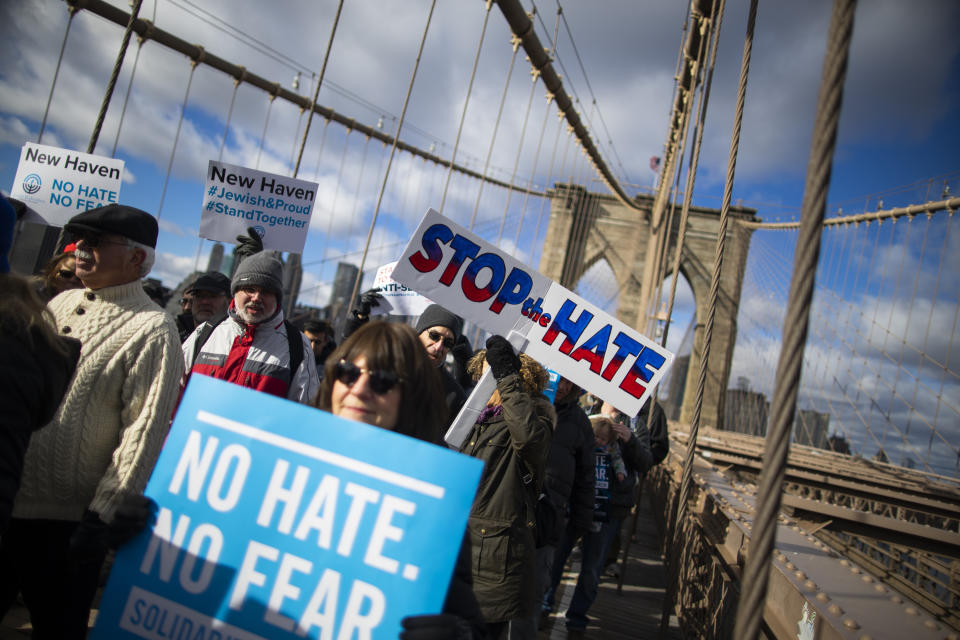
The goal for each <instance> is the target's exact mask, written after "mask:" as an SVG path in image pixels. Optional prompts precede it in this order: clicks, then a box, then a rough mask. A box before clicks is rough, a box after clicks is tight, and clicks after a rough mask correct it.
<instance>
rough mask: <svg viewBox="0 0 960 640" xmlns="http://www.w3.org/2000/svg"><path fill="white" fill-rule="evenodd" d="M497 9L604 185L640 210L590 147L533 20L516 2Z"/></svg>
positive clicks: (507, 0) (500, 0)
mask: <svg viewBox="0 0 960 640" xmlns="http://www.w3.org/2000/svg"><path fill="white" fill-rule="evenodd" d="M497 6H499V7H500V11H501V12H502V13H503V17H504V18H506V20H507V23H508V24H509V25H510V29H511V30H512V31H513V33H514V34H515V35H516V36H517V37H518V38H520V43H521V44H522V45H523V48H524V49H525V50H526V52H527V56H528V57H529V58H530V64H531V65H533V68H534V69H536V70H537V71H539V72H540V78H541V79H542V80H543V84H544V86H546V88H547V91H549V92H550V93H551V94H553V96H554V100H556V102H557V108H558V109H560V111H562V112H563V114H564V117H565V118H566V119H567V122H568V123H569V124H570V126H571V127H572V128H573V132H574V133H575V134H576V136H577V138H578V139H579V140H580V144H581V145H582V146H583V148H584V150H585V151H586V153H587V155H588V157H589V158H590V160H591V162H592V163H593V166H594V168H595V169H596V171H597V173H598V174H599V175H600V176H601V177H602V178H603V181H604V183H605V184H606V185H607V187H608V188H609V189H610V191H612V192H613V194H614V195H616V197H617V199H618V200H620V202H621V203H622V204H623V205H625V206H627V207H629V208H630V209H632V210H634V211H640V210H641V209H640V206H639V205H638V204H637V203H636V202H634V201H633V199H632V198H630V197H629V196H628V195H627V193H626V191H624V189H623V187H622V186H621V185H620V182H619V181H618V180H617V178H616V177H615V176H614V175H613V173H611V171H610V168H609V167H608V166H607V163H606V162H605V161H604V159H603V156H601V155H600V152H599V151H598V150H597V147H596V145H594V144H593V140H591V138H590V132H589V131H588V130H587V128H586V127H585V126H584V124H583V122H582V121H581V120H580V116H579V115H578V114H577V111H576V109H574V107H573V102H572V101H571V100H570V96H568V95H567V92H566V91H565V90H564V88H563V82H561V81H560V77H559V76H558V75H557V72H556V71H555V70H554V68H553V64H552V61H551V59H550V56H549V54H548V53H547V52H546V51H545V50H544V48H543V45H542V44H540V39H539V38H538V37H537V34H536V33H535V32H534V30H533V21H532V20H530V18H529V16H527V13H526V11H524V9H523V7H522V6H521V5H520V2H519V0H497ZM533 195H543V194H533Z"/></svg>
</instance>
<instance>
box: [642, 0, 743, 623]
mask: <svg viewBox="0 0 960 640" xmlns="http://www.w3.org/2000/svg"><path fill="white" fill-rule="evenodd" d="M756 22H757V0H751V1H750V11H749V14H748V16H747V34H746V37H745V38H744V43H743V58H742V60H741V63H740V84H739V88H738V89H737V106H736V110H735V112H734V118H733V132H732V134H731V136H730V155H729V157H728V159H727V176H726V181H725V182H724V186H723V204H722V205H721V208H720V225H719V229H718V231H717V249H716V255H715V258H714V267H713V278H712V280H711V283H710V302H709V307H708V309H707V319H706V324H705V328H704V338H703V353H702V354H701V356H700V374H699V376H698V378H697V393H696V400H695V402H694V409H693V420H692V421H691V424H690V435H689V436H688V437H687V454H686V458H685V460H684V464H683V473H682V475H681V479H680V489H679V492H678V493H679V497H678V502H677V513H676V518H675V520H674V522H675V524H674V527H673V536H674V538H675V539H676V538H678V537H679V536H680V535H681V531H682V529H683V523H684V520H685V519H686V513H687V502H688V501H689V495H690V485H691V484H692V476H693V457H694V450H695V449H696V444H697V433H698V431H699V429H700V411H701V408H702V406H703V391H704V387H705V385H706V377H707V366H708V364H709V359H710V341H711V339H712V337H713V321H714V316H715V314H716V308H717V299H718V297H719V292H720V272H721V270H722V268H723V252H724V246H725V243H726V235H727V219H728V217H729V214H730V200H731V197H732V193H733V178H734V174H735V173H736V168H737V153H738V151H739V148H740V129H741V125H742V123H743V107H744V103H745V102H746V96H747V78H748V76H749V72H750V57H751V54H752V52H753V31H754V27H755V26H756ZM676 278H677V274H674V280H676ZM672 548H673V549H674V550H675V553H673V554H671V555H673V556H674V558H673V561H672V562H670V576H671V577H670V579H669V582H668V584H667V596H668V597H667V598H665V599H664V606H663V612H662V615H661V618H660V632H661V634H663V633H664V632H665V631H666V630H667V627H668V626H669V622H670V610H671V609H672V608H673V598H672V597H670V596H672V593H673V590H674V589H677V590H678V589H679V582H680V566H679V565H680V562H681V561H682V558H680V554H679V546H678V543H675V544H674V545H673V546H672ZM734 637H738V638H739V637H742V636H734Z"/></svg>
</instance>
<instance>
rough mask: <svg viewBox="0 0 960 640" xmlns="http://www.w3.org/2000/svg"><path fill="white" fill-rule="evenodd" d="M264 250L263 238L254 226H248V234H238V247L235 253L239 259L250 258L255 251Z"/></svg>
mask: <svg viewBox="0 0 960 640" xmlns="http://www.w3.org/2000/svg"><path fill="white" fill-rule="evenodd" d="M261 251H263V239H262V238H261V237H260V234H259V233H257V230H256V229H254V228H253V227H247V235H245V236H237V248H236V249H234V250H233V255H234V256H236V257H237V258H239V259H241V260H242V259H243V258H249V257H250V256H252V255H253V254H255V253H260V252H261Z"/></svg>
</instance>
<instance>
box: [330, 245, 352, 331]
mask: <svg viewBox="0 0 960 640" xmlns="http://www.w3.org/2000/svg"><path fill="white" fill-rule="evenodd" d="M359 272H360V269H359V268H357V267H356V266H354V265H352V264H350V263H348V262H340V263H337V274H336V275H335V276H334V277H333V291H331V292H330V313H329V314H328V315H327V318H328V319H329V320H330V322H331V323H332V324H333V326H334V327H335V328H336V331H337V339H338V340H337V341H338V342H339V339H340V338H341V336H342V335H343V321H344V319H345V318H346V316H347V309H348V306H349V304H350V296H351V294H352V293H353V283H354V282H356V279H357V274H358V273H359Z"/></svg>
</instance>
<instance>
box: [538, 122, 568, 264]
mask: <svg viewBox="0 0 960 640" xmlns="http://www.w3.org/2000/svg"><path fill="white" fill-rule="evenodd" d="M562 131H563V112H562V111H558V112H557V135H555V136H554V137H553V151H552V152H551V153H550V167H549V168H548V169H547V181H546V183H545V185H544V192H546V191H547V190H548V189H549V188H550V183H551V182H552V181H553V165H554V164H555V163H556V160H557V147H558V146H559V144H560V133H561V132H562ZM549 201H550V197H549V196H548V195H546V193H544V196H543V197H542V198H541V199H540V211H539V212H538V213H537V228H536V229H534V230H533V238H532V239H531V240H530V264H531V265H533V251H534V249H536V248H537V238H538V237H539V236H540V223H541V222H542V221H543V209H544V207H546V205H547V202H549Z"/></svg>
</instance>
